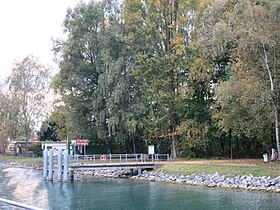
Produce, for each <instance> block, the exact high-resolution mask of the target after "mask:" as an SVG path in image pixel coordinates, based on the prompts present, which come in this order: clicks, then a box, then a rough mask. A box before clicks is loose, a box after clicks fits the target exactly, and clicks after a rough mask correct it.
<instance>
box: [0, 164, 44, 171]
mask: <svg viewBox="0 0 280 210" xmlns="http://www.w3.org/2000/svg"><path fill="white" fill-rule="evenodd" d="M0 167H3V168H30V169H37V170H42V169H43V168H42V166H39V165H36V164H30V163H15V162H0Z"/></svg>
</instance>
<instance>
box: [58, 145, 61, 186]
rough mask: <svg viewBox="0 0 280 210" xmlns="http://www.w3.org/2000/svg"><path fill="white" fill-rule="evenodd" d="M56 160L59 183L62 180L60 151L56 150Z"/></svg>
mask: <svg viewBox="0 0 280 210" xmlns="http://www.w3.org/2000/svg"><path fill="white" fill-rule="evenodd" d="M57 158H58V162H57V163H58V169H57V179H58V181H59V182H61V180H62V150H61V149H59V150H58V155H57Z"/></svg>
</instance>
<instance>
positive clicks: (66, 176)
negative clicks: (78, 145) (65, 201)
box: [63, 150, 68, 182]
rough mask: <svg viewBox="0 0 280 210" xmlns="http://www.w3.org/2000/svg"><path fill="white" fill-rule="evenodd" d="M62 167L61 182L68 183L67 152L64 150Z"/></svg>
mask: <svg viewBox="0 0 280 210" xmlns="http://www.w3.org/2000/svg"><path fill="white" fill-rule="evenodd" d="M63 155H64V167H63V181H64V182H67V181H68V150H64V152H63Z"/></svg>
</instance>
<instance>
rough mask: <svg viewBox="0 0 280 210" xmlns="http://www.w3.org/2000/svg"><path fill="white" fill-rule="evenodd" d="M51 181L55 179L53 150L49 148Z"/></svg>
mask: <svg viewBox="0 0 280 210" xmlns="http://www.w3.org/2000/svg"><path fill="white" fill-rule="evenodd" d="M48 179H49V181H52V180H53V150H52V149H50V150H49V178H48Z"/></svg>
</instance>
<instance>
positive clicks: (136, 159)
mask: <svg viewBox="0 0 280 210" xmlns="http://www.w3.org/2000/svg"><path fill="white" fill-rule="evenodd" d="M135 161H136V162H138V159H137V154H135Z"/></svg>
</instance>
